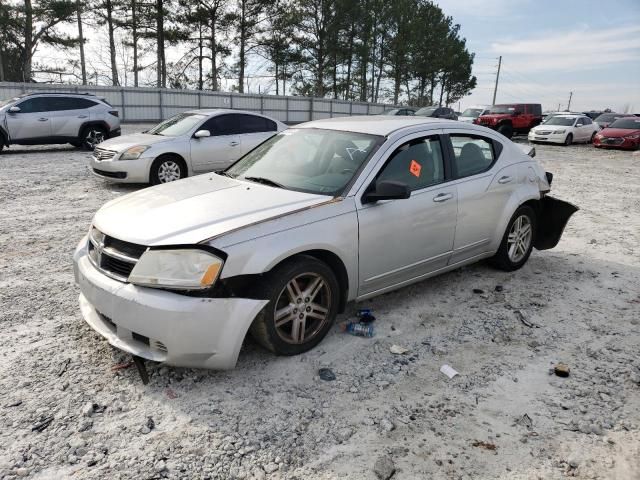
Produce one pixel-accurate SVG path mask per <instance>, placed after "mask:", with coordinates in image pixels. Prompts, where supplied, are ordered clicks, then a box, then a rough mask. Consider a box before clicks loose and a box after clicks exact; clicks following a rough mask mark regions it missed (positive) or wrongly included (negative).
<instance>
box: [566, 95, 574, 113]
mask: <svg viewBox="0 0 640 480" xmlns="http://www.w3.org/2000/svg"><path fill="white" fill-rule="evenodd" d="M571 97H573V92H569V104H568V105H567V110H569V111H571Z"/></svg>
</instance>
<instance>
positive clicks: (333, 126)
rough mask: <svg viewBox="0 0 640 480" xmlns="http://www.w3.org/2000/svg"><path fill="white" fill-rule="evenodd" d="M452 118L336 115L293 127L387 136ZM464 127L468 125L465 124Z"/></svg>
mask: <svg viewBox="0 0 640 480" xmlns="http://www.w3.org/2000/svg"><path fill="white" fill-rule="evenodd" d="M455 124H457V122H455V121H454V120H445V119H442V118H429V117H399V116H387V115H361V116H354V117H336V118H327V119H323V120H314V121H312V122H306V123H301V124H299V125H296V126H295V127H293V128H323V129H327V130H342V131H345V132H355V133H368V134H370V135H380V136H385V137H386V136H389V135H390V134H391V133H393V132H396V131H398V130H401V129H404V128H411V127H416V126H421V125H424V126H432V127H435V126H437V125H439V126H453V125H455ZM464 127H465V128H468V127H469V125H467V124H465V125H464Z"/></svg>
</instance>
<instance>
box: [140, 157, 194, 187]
mask: <svg viewBox="0 0 640 480" xmlns="http://www.w3.org/2000/svg"><path fill="white" fill-rule="evenodd" d="M186 176H187V167H186V165H185V164H184V162H183V161H182V160H180V159H179V158H177V157H175V156H173V155H160V156H159V157H158V158H156V159H155V161H154V162H153V164H152V165H151V171H150V172H149V181H150V183H151V185H159V184H161V183H169V182H175V181H176V180H180V179H181V178H184V177H186Z"/></svg>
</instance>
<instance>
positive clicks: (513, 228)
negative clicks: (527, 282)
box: [491, 205, 537, 272]
mask: <svg viewBox="0 0 640 480" xmlns="http://www.w3.org/2000/svg"><path fill="white" fill-rule="evenodd" d="M536 226H537V220H536V213H535V211H534V210H533V208H531V207H529V206H528V205H521V206H520V207H519V208H518V209H517V210H516V211H515V213H514V214H513V216H512V217H511V219H510V220H509V223H508V224H507V229H506V230H505V232H504V235H503V237H502V242H501V243H500V248H499V249H498V251H497V252H496V254H495V256H494V257H493V258H492V259H491V263H492V264H493V265H494V266H495V267H497V268H499V269H500V270H504V271H506V272H511V271H513V270H518V269H519V268H520V267H522V266H523V265H524V264H525V263H527V260H528V259H529V256H530V255H531V250H532V249H533V244H534V243H535V241H536Z"/></svg>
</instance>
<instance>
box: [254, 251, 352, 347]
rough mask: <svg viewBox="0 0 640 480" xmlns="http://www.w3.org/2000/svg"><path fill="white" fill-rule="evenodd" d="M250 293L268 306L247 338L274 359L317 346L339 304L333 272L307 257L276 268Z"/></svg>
mask: <svg viewBox="0 0 640 480" xmlns="http://www.w3.org/2000/svg"><path fill="white" fill-rule="evenodd" d="M254 293H255V298H263V299H266V300H269V303H268V304H267V305H266V306H265V307H264V308H263V309H262V311H261V312H260V313H259V314H258V316H257V317H256V318H255V320H254V321H253V324H252V325H251V328H250V332H251V335H252V336H253V338H254V339H256V341H257V342H258V343H260V344H261V345H262V346H263V347H265V348H266V349H268V350H271V351H272V352H274V353H276V354H278V355H298V354H300V353H303V352H306V351H308V350H311V349H312V348H313V347H315V346H316V345H317V344H318V343H320V341H321V340H322V339H323V338H324V337H325V336H326V334H327V333H328V332H329V330H330V329H331V326H332V325H333V322H334V321H335V318H336V315H337V313H338V304H339V302H340V289H339V286H338V281H337V279H336V276H335V274H334V273H333V271H332V270H331V269H330V268H329V267H328V266H327V265H326V264H325V263H323V262H321V261H320V260H318V259H316V258H314V257H310V256H307V255H297V256H295V257H293V258H291V259H290V260H287V261H286V262H284V263H282V264H281V265H279V266H277V267H276V268H275V269H273V270H272V271H271V272H269V273H268V274H267V275H266V276H265V278H264V279H263V280H262V281H260V282H259V283H258V284H257V285H256V288H255V292H254Z"/></svg>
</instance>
